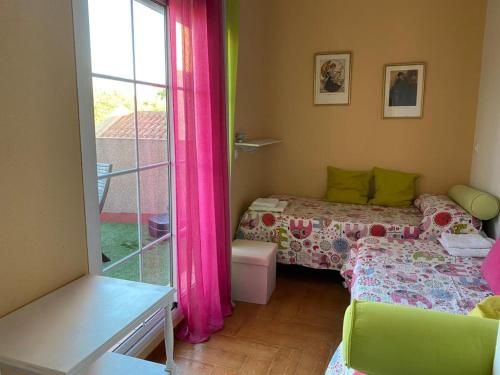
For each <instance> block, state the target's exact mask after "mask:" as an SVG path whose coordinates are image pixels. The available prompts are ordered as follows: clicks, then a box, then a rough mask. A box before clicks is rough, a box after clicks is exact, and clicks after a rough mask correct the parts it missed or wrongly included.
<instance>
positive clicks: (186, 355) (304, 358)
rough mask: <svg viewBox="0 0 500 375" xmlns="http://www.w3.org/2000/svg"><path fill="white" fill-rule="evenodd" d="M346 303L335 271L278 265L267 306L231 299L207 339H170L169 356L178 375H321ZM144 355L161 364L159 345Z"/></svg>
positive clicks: (337, 340) (162, 356) (335, 341)
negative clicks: (172, 344) (231, 303)
mask: <svg viewBox="0 0 500 375" xmlns="http://www.w3.org/2000/svg"><path fill="white" fill-rule="evenodd" d="M348 304H349V293H348V292H347V290H346V289H344V288H343V287H342V284H341V278H340V276H339V274H338V273H337V272H334V271H326V270H310V269H306V268H303V267H298V266H279V267H278V276H277V280H276V290H275V291H274V294H273V296H272V298H271V300H270V302H269V303H268V304H267V305H256V304H250V303H243V302H236V308H235V310H234V313H233V315H232V316H231V317H229V318H227V319H226V321H225V327H224V329H223V330H221V331H220V332H217V333H216V334H214V335H213V336H212V337H211V339H210V340H209V341H208V342H206V343H202V344H196V345H191V344H186V343H184V342H180V341H176V342H175V353H174V359H175V361H176V363H177V366H178V367H179V370H180V371H179V372H180V374H183V375H198V374H203V375H222V374H225V375H233V374H256V375H261V374H276V375H277V374H287V375H288V374H304V375H306V374H307V375H315V374H318V375H320V374H324V371H325V368H326V366H327V364H328V362H329V360H330V358H331V356H332V354H333V352H334V351H335V349H336V348H337V346H338V344H339V343H340V341H341V335H342V319H343V315H344V311H345V309H346V307H347V305H348ZM148 359H149V360H151V361H155V362H160V363H161V362H163V363H164V361H165V350H164V347H163V344H162V345H160V346H158V348H156V349H155V350H154V351H153V353H151V355H150V356H149V358H148Z"/></svg>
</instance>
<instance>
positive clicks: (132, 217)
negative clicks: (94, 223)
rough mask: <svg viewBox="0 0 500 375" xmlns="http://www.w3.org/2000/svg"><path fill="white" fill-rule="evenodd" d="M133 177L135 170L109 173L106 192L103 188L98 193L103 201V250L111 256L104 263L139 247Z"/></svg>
mask: <svg viewBox="0 0 500 375" xmlns="http://www.w3.org/2000/svg"><path fill="white" fill-rule="evenodd" d="M136 178H137V173H132V174H127V175H122V176H117V177H112V178H111V179H110V183H109V189H108V192H107V194H106V192H105V191H104V193H103V194H101V193H100V194H99V196H100V197H102V198H101V201H103V202H104V204H103V205H102V207H103V208H102V210H101V246H102V252H103V255H104V256H106V257H107V258H109V259H110V260H109V261H108V262H106V263H104V267H107V266H109V265H111V264H113V263H114V262H116V261H118V260H120V259H123V258H124V257H125V256H127V255H129V254H131V253H133V252H134V251H136V250H139V233H138V225H137V202H136V201H137V187H136ZM99 181H103V179H100V180H99ZM104 181H106V179H104ZM99 190H100V189H99Z"/></svg>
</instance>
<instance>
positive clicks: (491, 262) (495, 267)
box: [481, 240, 500, 295]
mask: <svg viewBox="0 0 500 375" xmlns="http://www.w3.org/2000/svg"><path fill="white" fill-rule="evenodd" d="M481 274H482V275H483V277H484V279H485V280H486V282H487V283H488V286H489V287H490V289H491V290H492V291H493V293H495V294H496V295H499V294H500V240H497V242H495V244H494V245H493V247H492V248H491V250H490V252H489V253H488V255H487V256H486V258H485V259H484V262H483V265H482V266H481Z"/></svg>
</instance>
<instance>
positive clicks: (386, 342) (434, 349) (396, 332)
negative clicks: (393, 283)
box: [342, 300, 498, 375]
mask: <svg viewBox="0 0 500 375" xmlns="http://www.w3.org/2000/svg"><path fill="white" fill-rule="evenodd" d="M497 330H498V321H497V320H493V319H484V318H477V317H472V316H463V315H456V314H449V313H445V312H440V311H433V310H425V309H420V308H414V307H407V306H400V305H391V304H385V303H375V302H363V301H356V300H353V301H352V303H351V305H350V306H349V308H348V309H347V311H346V313H345V316H344V329H343V340H342V341H343V342H342V345H343V353H344V361H345V363H346V365H347V366H348V367H350V368H353V369H356V370H358V371H361V372H363V373H366V374H371V375H401V374H405V375H413V374H415V375H417V374H418V375H421V374H425V375H442V374H453V375H469V374H474V375H491V373H492V372H491V369H492V365H493V359H494V357H495V344H496V339H497Z"/></svg>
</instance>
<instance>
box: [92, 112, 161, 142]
mask: <svg viewBox="0 0 500 375" xmlns="http://www.w3.org/2000/svg"><path fill="white" fill-rule="evenodd" d="M137 123H138V131H139V139H167V125H166V115H165V112H149V111H147V112H146V111H145V112H137ZM96 137H97V138H122V139H134V138H135V128H134V114H133V113H130V114H128V115H124V116H117V117H114V118H111V119H110V120H109V121H108V122H107V124H103V125H102V127H101V128H100V129H99V130H98V131H97V132H96Z"/></svg>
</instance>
